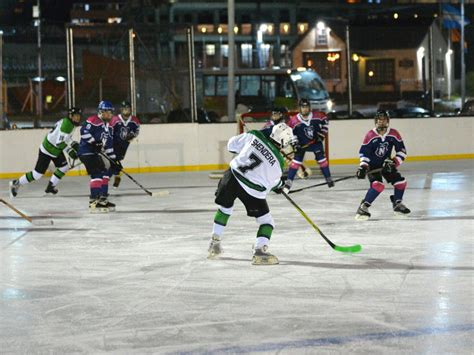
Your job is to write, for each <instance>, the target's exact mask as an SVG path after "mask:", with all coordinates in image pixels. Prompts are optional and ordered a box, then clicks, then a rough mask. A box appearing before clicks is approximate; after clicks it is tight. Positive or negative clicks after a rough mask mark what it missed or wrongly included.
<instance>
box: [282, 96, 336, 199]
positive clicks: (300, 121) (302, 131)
mask: <svg viewBox="0 0 474 355" xmlns="http://www.w3.org/2000/svg"><path fill="white" fill-rule="evenodd" d="M299 110H300V112H299V113H298V114H297V115H296V116H294V117H292V118H291V120H290V122H289V124H288V125H289V126H290V127H291V128H293V134H294V135H295V137H296V139H297V141H298V143H297V147H298V148H297V149H296V153H295V156H294V158H293V160H292V161H291V164H290V169H289V170H288V179H287V180H286V183H285V192H286V193H288V191H289V190H290V189H291V186H292V184H293V180H294V178H295V175H296V172H297V171H298V168H299V167H300V166H301V164H303V160H304V155H305V153H306V152H312V153H314V156H315V159H316V162H317V163H318V164H319V168H320V169H321V172H322V173H323V175H324V177H325V179H326V181H327V184H328V186H329V187H333V186H334V182H333V180H332V178H331V171H330V170H329V163H328V161H327V159H326V155H325V153H324V144H323V143H324V139H325V138H326V134H327V133H328V120H327V117H326V114H325V113H323V112H316V111H313V112H311V105H310V103H309V101H308V100H306V99H301V100H300V102H299Z"/></svg>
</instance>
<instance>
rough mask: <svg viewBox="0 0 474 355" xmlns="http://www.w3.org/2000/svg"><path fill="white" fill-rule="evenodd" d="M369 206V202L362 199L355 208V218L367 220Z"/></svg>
mask: <svg viewBox="0 0 474 355" xmlns="http://www.w3.org/2000/svg"><path fill="white" fill-rule="evenodd" d="M369 207H370V203H368V202H365V201H362V202H361V204H360V206H359V208H358V209H357V213H356V215H355V219H357V220H359V221H367V220H368V219H369V218H370V212H369Z"/></svg>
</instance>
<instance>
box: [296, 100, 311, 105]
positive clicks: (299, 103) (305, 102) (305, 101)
mask: <svg viewBox="0 0 474 355" xmlns="http://www.w3.org/2000/svg"><path fill="white" fill-rule="evenodd" d="M298 106H300V107H303V106H309V107H311V103H310V102H309V100H308V99H301V100H300V101H299V102H298Z"/></svg>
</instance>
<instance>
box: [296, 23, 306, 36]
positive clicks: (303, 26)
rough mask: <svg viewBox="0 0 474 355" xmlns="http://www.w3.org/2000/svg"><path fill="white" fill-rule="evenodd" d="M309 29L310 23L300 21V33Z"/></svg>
mask: <svg viewBox="0 0 474 355" xmlns="http://www.w3.org/2000/svg"><path fill="white" fill-rule="evenodd" d="M306 31H308V24H307V23H298V33H300V34H302V33H305V32H306Z"/></svg>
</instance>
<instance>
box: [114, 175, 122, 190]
mask: <svg viewBox="0 0 474 355" xmlns="http://www.w3.org/2000/svg"><path fill="white" fill-rule="evenodd" d="M121 181H122V178H121V177H120V176H118V175H115V178H114V184H113V187H114V189H117V188H118V187H119V185H120V182H121Z"/></svg>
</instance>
